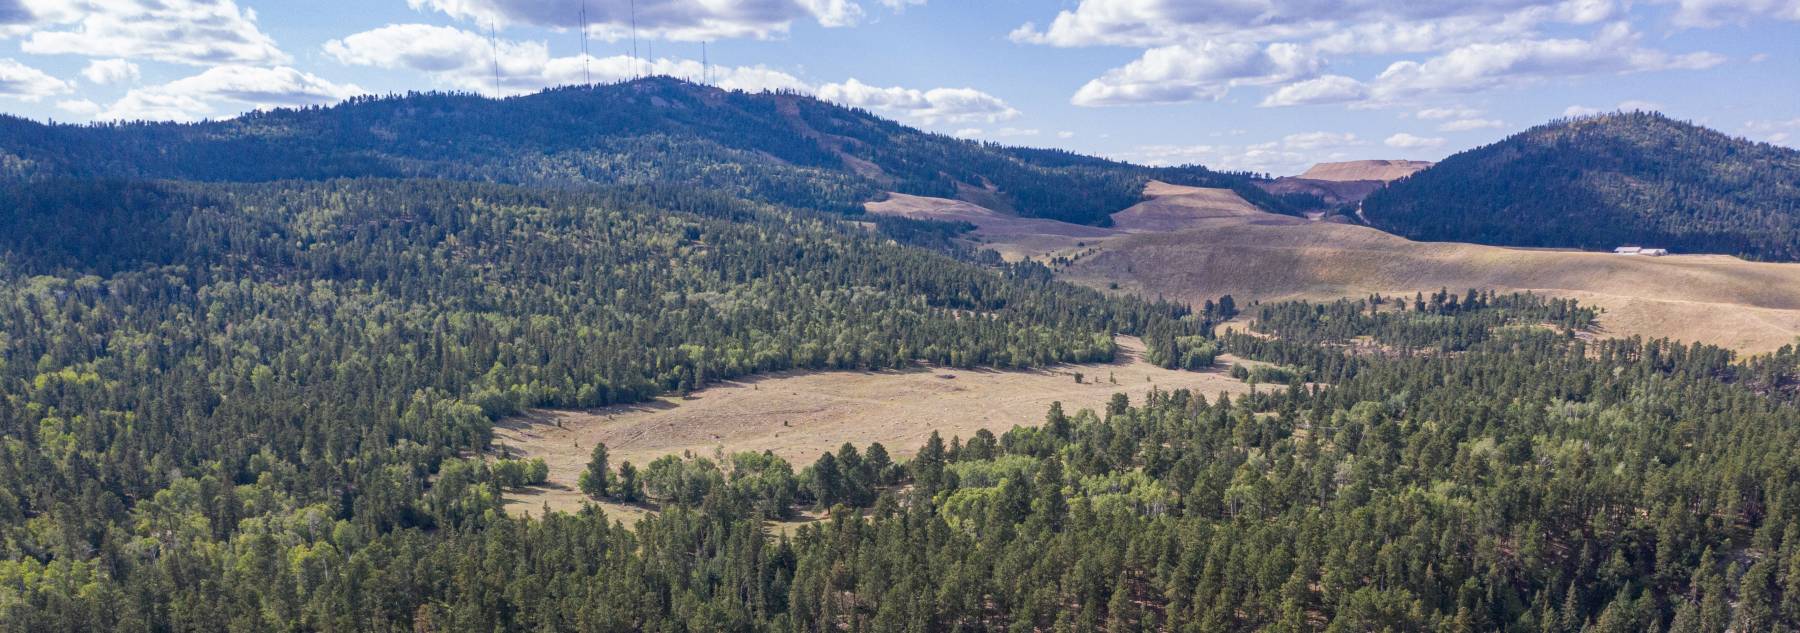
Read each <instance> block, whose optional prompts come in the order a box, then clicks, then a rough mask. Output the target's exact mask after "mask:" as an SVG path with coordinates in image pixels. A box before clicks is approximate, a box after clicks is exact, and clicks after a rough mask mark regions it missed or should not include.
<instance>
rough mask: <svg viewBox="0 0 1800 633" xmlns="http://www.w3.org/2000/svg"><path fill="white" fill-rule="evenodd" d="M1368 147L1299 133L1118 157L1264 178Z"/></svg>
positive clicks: (1340, 136) (1334, 136)
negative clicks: (1259, 175)
mask: <svg viewBox="0 0 1800 633" xmlns="http://www.w3.org/2000/svg"><path fill="white" fill-rule="evenodd" d="M1366 146H1367V143H1365V142H1363V140H1362V139H1361V138H1359V137H1357V136H1356V135H1355V134H1350V133H1343V132H1328V131H1319V132H1300V133H1296V134H1289V135H1286V136H1283V137H1282V138H1281V139H1279V140H1274V141H1268V142H1264V143H1253V144H1249V145H1224V144H1221V145H1213V144H1194V145H1173V144H1170V145H1145V146H1141V147H1138V148H1136V149H1134V150H1132V151H1129V152H1125V153H1123V154H1120V155H1119V156H1118V157H1119V158H1121V159H1124V160H1130V161H1135V162H1139V163H1143V164H1146V165H1155V166H1169V165H1187V164H1203V165H1206V166H1208V167H1212V168H1215V169H1225V170H1231V171H1249V172H1256V173H1265V174H1298V173H1300V172H1302V171H1305V170H1306V168H1307V167H1309V166H1311V165H1312V164H1314V163H1318V162H1326V161H1337V160H1348V159H1350V158H1354V157H1355V153H1354V152H1355V151H1357V150H1358V149H1359V148H1363V147H1366Z"/></svg>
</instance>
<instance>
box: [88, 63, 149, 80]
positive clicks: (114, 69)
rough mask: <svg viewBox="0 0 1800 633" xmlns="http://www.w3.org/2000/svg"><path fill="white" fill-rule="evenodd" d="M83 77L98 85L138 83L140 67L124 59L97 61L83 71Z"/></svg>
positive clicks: (89, 64)
mask: <svg viewBox="0 0 1800 633" xmlns="http://www.w3.org/2000/svg"><path fill="white" fill-rule="evenodd" d="M81 76H83V77H86V78H87V80H88V81H90V82H93V83H96V84H111V83H118V82H121V81H136V80H137V78H138V65H137V64H133V63H131V62H130V61H128V60H124V59H96V60H94V61H91V62H88V65H87V68H83V69H81Z"/></svg>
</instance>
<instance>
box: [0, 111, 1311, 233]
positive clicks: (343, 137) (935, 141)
mask: <svg viewBox="0 0 1800 633" xmlns="http://www.w3.org/2000/svg"><path fill="white" fill-rule="evenodd" d="M368 176H375V177H431V178H446V179H457V180H483V181H497V182H503V183H509V184H523V185H536V186H543V185H551V186H566V185H584V184H595V183H598V184H608V185H611V184H645V183H674V184H681V185H684V186H695V187H701V188H706V189H711V190H715V191H722V192H727V193H731V194H734V195H737V196H741V197H746V198H750V199H754V200H759V201H763V202H774V203H781V204H787V205H791V206H799V207H808V208H815V209H826V210H833V211H840V212H857V211H859V210H860V209H861V205H862V203H864V202H867V201H869V200H873V199H877V198H879V197H880V196H881V195H883V192H886V191H900V192H903V193H910V194H917V195H928V196H939V197H963V198H965V199H968V200H971V201H973V202H976V203H978V204H983V205H987V206H990V207H994V208H999V209H1003V210H1008V211H1014V212H1017V213H1020V214H1023V215H1027V216H1033V217H1047V218H1054V219H1059V220H1066V221H1071V222H1077V223H1084V224H1096V223H1104V222H1106V221H1107V220H1108V216H1109V214H1111V213H1112V212H1115V211H1118V210H1120V209H1123V208H1125V207H1127V206H1130V205H1131V204H1133V203H1135V202H1137V201H1138V199H1139V197H1140V195H1141V192H1142V190H1143V185H1144V182H1145V181H1146V180H1148V179H1150V178H1158V179H1162V180H1165V181H1170V182H1176V183H1180V184H1189V185H1197V186H1210V187H1229V188H1233V189H1236V190H1238V191H1239V192H1240V193H1242V194H1243V195H1245V196H1246V197H1247V198H1249V199H1250V200H1252V201H1253V202H1256V203H1257V204H1260V205H1263V206H1265V207H1267V208H1269V209H1271V210H1275V211H1291V210H1290V209H1287V207H1286V204H1285V203H1284V201H1283V200H1282V199H1281V198H1278V197H1276V196H1272V195H1270V194H1267V193H1264V192H1262V191H1261V190H1259V189H1257V188H1256V187H1254V186H1252V185H1251V184H1250V182H1251V180H1252V178H1251V176H1249V175H1247V174H1233V173H1221V172H1214V171H1211V170H1208V169H1206V168H1203V167H1198V166H1190V167H1175V168H1148V167H1141V166H1137V165H1130V164H1126V163H1120V162H1115V161H1110V160H1105V159H1099V158H1093V157H1087V156H1080V155H1075V154H1070V153H1067V152H1060V151H1053V150H1031V149H1020V148H1009V147H1004V146H1000V145H995V144H986V143H977V142H973V141H966V140H961V139H956V138H952V137H948V136H944V135H940V134H933V133H928V132H923V131H920V130H917V129H913V128H909V127H906V126H903V125H900V124H899V123H896V122H894V121H890V120H887V119H883V118H880V117H877V116H875V115H873V114H870V113H869V112H866V111H862V110H855V109H850V108H844V107H841V106H837V105H834V104H831V103H828V102H824V101H820V100H817V99H814V98H811V97H807V96H802V95H798V94H779V93H756V94H751V93H745V92H730V91H724V90H719V89H717V88H713V87H709V86H701V85H696V84H692V83H688V82H684V81H680V80H677V79H671V78H649V79H641V80H636V81H631V82H626V83H621V84H613V85H603V86H572V87H564V88H557V89H551V90H546V91H544V92H540V93H537V94H532V95H527V96H522V97H514V98H508V99H500V100H495V99H487V98H483V97H479V96H474V95H468V94H443V93H415V94H408V95H403V96H393V97H381V98H373V97H370V98H358V99H354V100H351V101H348V102H345V103H342V104H339V105H336V106H331V107H324V108H307V109H300V110H287V109H284V110H276V111H271V112H259V113H252V114H247V115H244V116H242V117H239V118H235V119H230V120H225V121H211V122H203V123H196V124H174V123H131V124H109V125H91V126H71V125H43V124H39V123H35V122H32V121H27V120H23V119H17V118H0V178H9V179H39V180H41V179H52V178H66V177H121V178H158V179H175V180H205V181H267V180H280V179H306V180H318V179H328V178H338V177H368Z"/></svg>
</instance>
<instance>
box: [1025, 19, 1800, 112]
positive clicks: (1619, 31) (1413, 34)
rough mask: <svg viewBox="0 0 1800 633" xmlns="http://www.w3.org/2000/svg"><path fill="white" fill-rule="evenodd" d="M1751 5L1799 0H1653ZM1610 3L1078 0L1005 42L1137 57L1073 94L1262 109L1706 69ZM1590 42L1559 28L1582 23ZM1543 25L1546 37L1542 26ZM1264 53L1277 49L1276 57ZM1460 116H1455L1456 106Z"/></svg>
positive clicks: (1105, 101) (1083, 99)
mask: <svg viewBox="0 0 1800 633" xmlns="http://www.w3.org/2000/svg"><path fill="white" fill-rule="evenodd" d="M1663 1H1668V2H1684V3H1694V4H1708V5H1734V6H1735V5H1754V6H1751V7H1739V9H1740V10H1739V11H1738V13H1744V12H1746V11H1750V12H1760V13H1762V14H1776V15H1780V14H1783V12H1782V11H1781V10H1780V9H1778V8H1769V7H1767V6H1764V5H1784V4H1787V3H1800V0H1663ZM1627 7H1628V4H1627V3H1625V2H1622V1H1620V0H1466V1H1462V2H1406V3H1400V2H1380V1H1376V0H1346V1H1341V2H1317V1H1315V0H1257V1H1254V2H1239V1H1231V2H1205V3H1200V2H1178V1H1176V0H1078V1H1077V2H1076V3H1075V6H1074V7H1073V8H1069V9H1064V10H1061V11H1059V12H1058V13H1057V14H1056V16H1055V18H1054V19H1053V20H1051V21H1050V22H1049V24H1048V25H1047V26H1043V27H1039V26H1038V25H1037V24H1036V23H1026V24H1024V25H1021V26H1020V27H1018V28H1017V29H1015V30H1014V31H1013V32H1012V34H1011V38H1012V39H1013V41H1015V42H1020V43H1028V44H1042V45H1049V46H1062V47H1072V46H1125V47H1133V48H1141V49H1144V52H1143V53H1142V56H1141V57H1140V58H1139V59H1137V60H1135V61H1133V62H1131V63H1129V64H1127V65H1125V66H1122V67H1119V68H1114V69H1112V70H1109V71H1107V72H1106V73H1104V74H1103V75H1101V76H1100V77H1097V78H1095V79H1094V80H1092V81H1090V82H1088V83H1087V84H1086V85H1084V86H1082V87H1081V88H1080V90H1078V91H1077V93H1076V94H1075V96H1074V98H1073V101H1074V102H1075V103H1077V104H1079V105H1115V104H1130V103H1181V102H1194V101H1209V100H1218V99H1221V98H1222V97H1223V96H1224V95H1225V94H1227V93H1228V92H1229V91H1230V90H1232V89H1234V88H1238V87H1242V86H1273V88H1271V89H1270V90H1269V92H1268V93H1267V94H1265V95H1264V97H1263V99H1262V102H1261V103H1262V105H1263V106H1265V107H1277V106H1293V105H1306V104H1323V103H1348V104H1353V105H1357V106H1371V105H1373V106H1383V105H1394V104H1396V103H1401V102H1406V101H1409V100H1411V99H1413V98H1416V97H1419V96H1424V95H1430V94H1441V93H1457V92H1475V91H1483V90H1490V89H1494V88H1500V87H1509V86H1514V85H1518V84H1522V83H1527V82H1530V81H1535V80H1539V79H1543V78H1546V77H1561V76H1571V75H1583V74H1593V73H1607V72H1637V71H1649V70H1671V69H1691V68H1708V67H1711V66H1714V65H1717V64H1718V63H1721V62H1722V61H1723V58H1722V57H1720V56H1718V55H1715V54H1712V53H1704V52H1699V53H1685V54H1683V53H1673V52H1667V51H1662V50H1659V49H1656V48H1652V47H1649V46H1645V45H1643V44H1642V43H1640V42H1639V41H1638V38H1637V37H1636V36H1635V35H1633V34H1632V33H1631V31H1630V27H1629V26H1627V25H1626V23H1625V22H1624V20H1627V19H1629V18H1631V13H1630V12H1629V11H1627ZM1608 21H1619V23H1618V24H1614V25H1610V26H1605V27H1601V28H1600V29H1599V34H1598V35H1597V36H1596V37H1593V38H1591V39H1579V38H1568V37H1561V36H1562V35H1563V33H1562V31H1567V30H1568V29H1569V28H1570V27H1580V26H1583V25H1602V24H1605V23H1607V22H1608ZM1552 27H1556V29H1557V31H1558V35H1559V37H1550V36H1547V35H1546V33H1548V32H1550V31H1551V29H1552ZM1277 53H1280V54H1279V55H1277ZM1399 55H1407V56H1416V55H1424V56H1426V57H1425V58H1423V59H1419V58H1413V59H1406V60H1402V61H1398V62H1392V65H1390V66H1389V67H1388V72H1386V73H1383V74H1382V75H1381V76H1378V77H1374V78H1366V79H1364V78H1357V77H1352V76H1348V75H1346V74H1344V73H1341V72H1340V73H1337V74H1323V70H1324V69H1325V68H1328V67H1330V66H1331V65H1332V64H1333V63H1334V62H1335V61H1336V60H1337V59H1339V58H1354V57H1359V56H1360V57H1368V56H1388V57H1392V56H1399ZM1463 118H1468V117H1463Z"/></svg>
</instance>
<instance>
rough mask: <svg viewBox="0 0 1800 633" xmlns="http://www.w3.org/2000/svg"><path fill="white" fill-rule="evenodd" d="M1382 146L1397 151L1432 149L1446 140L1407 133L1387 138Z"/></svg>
mask: <svg viewBox="0 0 1800 633" xmlns="http://www.w3.org/2000/svg"><path fill="white" fill-rule="evenodd" d="M1382 144H1384V145H1387V146H1388V147H1393V148H1397V149H1431V148H1434V147H1440V146H1442V145H1443V144H1444V139H1441V138H1437V137H1422V136H1413V135H1411V134H1407V133H1405V132H1401V133H1399V134H1395V135H1393V136H1390V137H1387V140H1385V141H1382Z"/></svg>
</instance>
